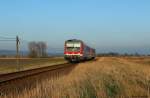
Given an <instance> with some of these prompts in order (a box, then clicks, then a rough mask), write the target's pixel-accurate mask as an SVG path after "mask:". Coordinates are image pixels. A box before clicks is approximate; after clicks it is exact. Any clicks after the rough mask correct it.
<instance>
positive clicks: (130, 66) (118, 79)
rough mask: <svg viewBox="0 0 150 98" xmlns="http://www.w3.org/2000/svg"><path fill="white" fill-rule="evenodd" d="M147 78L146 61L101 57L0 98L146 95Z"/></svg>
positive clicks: (127, 97)
mask: <svg viewBox="0 0 150 98" xmlns="http://www.w3.org/2000/svg"><path fill="white" fill-rule="evenodd" d="M136 59H137V58H136ZM146 59H147V58H146ZM148 59H149V58H148ZM138 60H139V61H140V60H141V62H143V59H138ZM149 60H150V59H149ZM149 77H150V65H148V64H144V63H137V62H136V61H134V59H133V58H132V59H130V58H116V57H101V58H98V60H97V61H95V62H85V63H80V64H78V65H77V66H76V67H75V68H74V69H73V70H72V71H71V73H69V74H66V75H64V76H59V74H58V75H57V77H54V78H51V79H47V80H46V81H43V82H42V83H41V82H40V83H38V82H37V85H36V87H35V88H32V89H31V90H26V89H25V90H24V91H23V92H22V93H17V90H16V93H13V94H8V95H5V96H2V97H1V98H133V97H134V98H135V97H136V98H141V97H142V98H147V97H148V95H149V91H148V89H149V87H150V78H149Z"/></svg>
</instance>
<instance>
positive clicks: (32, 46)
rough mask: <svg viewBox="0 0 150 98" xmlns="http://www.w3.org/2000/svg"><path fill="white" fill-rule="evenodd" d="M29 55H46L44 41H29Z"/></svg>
mask: <svg viewBox="0 0 150 98" xmlns="http://www.w3.org/2000/svg"><path fill="white" fill-rule="evenodd" d="M28 47H29V56H30V57H47V56H48V54H47V45H46V43H45V42H42V41H41V42H30V43H29V46H28Z"/></svg>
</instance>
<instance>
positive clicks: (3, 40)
mask: <svg viewBox="0 0 150 98" xmlns="http://www.w3.org/2000/svg"><path fill="white" fill-rule="evenodd" d="M0 41H16V40H6V39H4V40H0Z"/></svg>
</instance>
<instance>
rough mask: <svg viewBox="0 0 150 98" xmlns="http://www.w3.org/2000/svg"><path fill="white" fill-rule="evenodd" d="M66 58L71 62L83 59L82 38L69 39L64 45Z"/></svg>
mask: <svg viewBox="0 0 150 98" xmlns="http://www.w3.org/2000/svg"><path fill="white" fill-rule="evenodd" d="M64 58H65V59H66V60H67V61H69V62H78V61H80V60H82V59H83V43H82V41H80V40H76V39H73V40H67V41H66V42H65V46H64Z"/></svg>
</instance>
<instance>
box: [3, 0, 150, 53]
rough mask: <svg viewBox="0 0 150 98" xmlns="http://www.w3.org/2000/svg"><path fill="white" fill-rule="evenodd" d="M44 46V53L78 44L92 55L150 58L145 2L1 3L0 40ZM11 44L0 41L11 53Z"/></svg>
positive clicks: (149, 6) (17, 0)
mask: <svg viewBox="0 0 150 98" xmlns="http://www.w3.org/2000/svg"><path fill="white" fill-rule="evenodd" d="M16 35H18V36H19V38H20V39H21V49H26V48H27V43H28V42H30V41H45V42H46V43H47V44H48V49H49V51H51V50H61V51H62V50H63V46H64V41H65V40H68V39H81V40H83V41H84V42H85V43H86V44H87V45H89V46H91V47H94V48H96V50H97V52H110V51H112V52H121V53H125V52H128V53H135V52H139V53H143V54H147V53H150V1H149V0H0V36H6V37H15V36H16ZM14 43H15V42H5V41H3V42H2V41H0V46H1V47H0V49H2V47H5V48H9V49H11V48H12V49H13V48H15V44H14Z"/></svg>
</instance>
